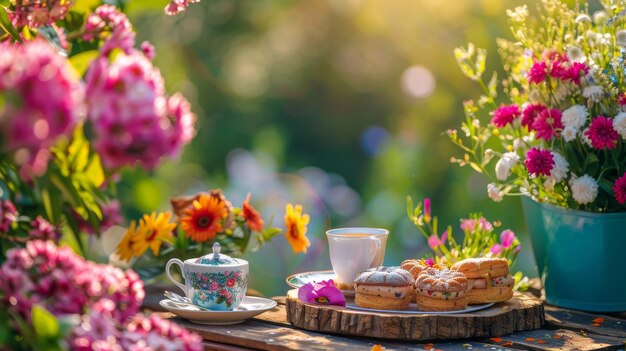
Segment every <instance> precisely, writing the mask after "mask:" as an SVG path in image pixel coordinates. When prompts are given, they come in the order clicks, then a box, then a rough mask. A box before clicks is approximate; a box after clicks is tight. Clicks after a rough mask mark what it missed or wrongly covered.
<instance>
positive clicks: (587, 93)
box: [583, 85, 604, 102]
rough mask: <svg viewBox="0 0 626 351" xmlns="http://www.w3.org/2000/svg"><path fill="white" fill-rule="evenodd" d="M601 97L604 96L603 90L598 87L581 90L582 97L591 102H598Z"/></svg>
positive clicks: (593, 86) (592, 86)
mask: <svg viewBox="0 0 626 351" xmlns="http://www.w3.org/2000/svg"><path fill="white" fill-rule="evenodd" d="M603 95H604V90H603V89H602V87H601V86H599V85H591V86H588V87H586V88H584V89H583V97H585V98H587V99H589V100H591V101H593V102H598V101H600V99H602V96H603Z"/></svg>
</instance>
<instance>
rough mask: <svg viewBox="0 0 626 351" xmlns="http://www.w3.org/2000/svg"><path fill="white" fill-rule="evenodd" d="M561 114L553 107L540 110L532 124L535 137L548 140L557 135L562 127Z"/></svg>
mask: <svg viewBox="0 0 626 351" xmlns="http://www.w3.org/2000/svg"><path fill="white" fill-rule="evenodd" d="M561 116H562V115H561V111H560V110H558V109H555V108H551V109H545V110H543V111H540V112H539V113H538V114H537V116H536V117H535V120H534V121H533V124H532V129H533V130H535V131H537V138H539V139H544V140H550V139H552V138H553V137H555V136H558V134H559V131H560V130H562V129H563V123H562V122H561Z"/></svg>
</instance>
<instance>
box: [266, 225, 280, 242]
mask: <svg viewBox="0 0 626 351" xmlns="http://www.w3.org/2000/svg"><path fill="white" fill-rule="evenodd" d="M280 233H282V230H281V229H280V228H266V229H264V230H263V233H261V235H262V237H263V240H265V241H270V240H272V238H273V237H275V236H276V235H278V234H280Z"/></svg>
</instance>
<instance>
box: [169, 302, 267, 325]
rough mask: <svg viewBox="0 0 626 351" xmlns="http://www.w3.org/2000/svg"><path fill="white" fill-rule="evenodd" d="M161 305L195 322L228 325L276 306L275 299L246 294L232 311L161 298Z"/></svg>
mask: <svg viewBox="0 0 626 351" xmlns="http://www.w3.org/2000/svg"><path fill="white" fill-rule="evenodd" d="M159 305H161V307H163V308H165V309H166V310H168V311H170V312H172V313H173V314H175V315H177V316H179V317H182V318H185V319H186V320H188V321H190V322H192V323H197V324H209V325H230V324H237V323H241V322H243V321H245V320H246V319H248V318H252V317H254V316H256V315H259V314H261V313H263V312H265V311H268V310H271V309H272V308H274V307H276V301H273V300H270V299H265V298H262V297H252V296H246V297H244V298H243V301H241V304H240V305H239V307H237V308H236V309H235V310H234V311H207V310H202V309H200V308H198V307H196V306H194V305H189V304H186V303H178V302H174V301H172V300H170V299H165V300H161V301H160V302H159Z"/></svg>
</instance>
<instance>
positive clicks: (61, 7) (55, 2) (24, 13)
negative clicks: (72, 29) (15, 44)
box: [9, 0, 74, 28]
mask: <svg viewBox="0 0 626 351" xmlns="http://www.w3.org/2000/svg"><path fill="white" fill-rule="evenodd" d="M73 5H74V1H71V0H22V1H17V2H15V9H14V10H13V12H11V13H9V17H10V18H11V22H13V25H14V26H15V27H23V26H26V25H28V26H29V27H31V28H37V27H40V26H43V25H46V24H53V23H54V22H55V21H57V20H60V19H63V18H64V17H65V15H66V14H67V13H68V11H69V9H70V7H72V6H73Z"/></svg>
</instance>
